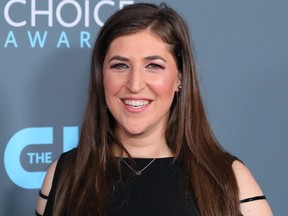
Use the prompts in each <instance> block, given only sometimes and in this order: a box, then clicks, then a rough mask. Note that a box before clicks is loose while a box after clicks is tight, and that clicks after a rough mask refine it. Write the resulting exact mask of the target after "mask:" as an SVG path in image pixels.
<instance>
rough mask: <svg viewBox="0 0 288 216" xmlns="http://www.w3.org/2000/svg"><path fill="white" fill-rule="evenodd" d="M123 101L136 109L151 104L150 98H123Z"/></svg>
mask: <svg viewBox="0 0 288 216" xmlns="http://www.w3.org/2000/svg"><path fill="white" fill-rule="evenodd" d="M123 102H124V104H126V105H127V106H130V107H132V108H134V109H140V108H142V107H144V106H146V105H148V104H149V101H148V100H123Z"/></svg>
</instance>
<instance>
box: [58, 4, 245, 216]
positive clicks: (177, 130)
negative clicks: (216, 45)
mask: <svg viewBox="0 0 288 216" xmlns="http://www.w3.org/2000/svg"><path fill="white" fill-rule="evenodd" d="M142 30H147V31H150V32H151V33H153V34H154V35H155V36H157V37H159V38H160V39H161V40H162V41H163V42H165V43H167V44H168V45H169V47H170V51H171V54H172V55H173V56H174V58H175V60H176V63H177V67H178V70H179V71H180V73H181V75H182V89H181V91H180V92H179V93H177V95H175V98H174V100H173V104H172V106H171V109H170V116H169V120H168V123H167V128H166V134H165V135H166V142H167V144H168V146H169V148H170V149H171V151H172V152H173V154H174V155H175V160H177V161H178V162H179V163H180V164H181V165H182V167H183V170H184V174H185V175H184V176H185V179H184V182H183V185H182V189H183V190H182V191H183V195H184V196H189V194H190V193H191V192H194V194H195V197H196V200H197V205H198V208H199V215H202V216H213V215H215V216H223V215H233V216H236V215H241V214H240V210H239V199H238V187H237V183H236V179H235V175H234V172H233V170H232V167H231V160H229V156H228V154H227V153H226V152H225V151H224V150H223V149H222V148H221V147H220V145H219V144H218V142H217V140H216V139H215V137H214V135H213V133H212V131H211V128H210V126H209V123H208V121H207V118H206V115H205V111H204V107H203V103H202V100H201V95H200V89H199V84H198V81H197V76H196V67H195V62H194V57H193V54H192V50H191V42H190V39H189V31H188V28H187V25H186V24H185V22H184V21H183V19H182V17H181V16H179V14H178V13H177V12H175V11H174V10H173V9H172V8H170V7H168V6H166V5H165V4H160V5H159V6H157V5H154V4H145V3H138V4H133V5H129V6H126V7H124V8H123V9H122V10H120V11H117V12H116V13H115V14H114V15H112V16H111V17H110V18H109V19H108V20H107V22H106V23H105V25H104V26H103V28H102V29H101V30H100V32H99V35H98V37H97V40H96V42H95V45H94V49H93V54H92V62H91V72H90V73H91V75H90V86H89V95H88V102H87V108H86V112H85V115H84V121H83V125H82V130H81V135H80V142H79V146H78V147H77V149H76V150H75V151H73V153H71V154H69V157H68V158H67V160H66V161H65V163H64V164H63V167H62V174H61V176H60V180H59V184H58V187H57V191H56V201H55V204H54V212H53V215H55V216H60V215H63V214H65V215H70V216H73V215H98V216H104V215H106V213H107V206H108V202H109V198H110V195H111V193H112V192H113V187H114V186H115V184H116V183H117V182H118V181H119V179H120V175H121V174H120V168H119V160H118V159H117V158H116V157H115V156H114V155H113V151H112V143H116V144H118V145H119V147H120V148H122V150H124V151H125V149H124V147H123V146H122V145H121V143H120V142H119V141H118V139H117V137H116V136H115V134H114V125H115V120H114V118H113V117H112V115H111V113H109V111H107V110H106V103H105V98H104V88H103V62H104V58H105V55H106V53H107V50H108V48H109V45H110V44H111V42H112V41H113V40H114V39H115V38H117V37H120V36H123V35H128V34H133V33H136V32H139V31H142Z"/></svg>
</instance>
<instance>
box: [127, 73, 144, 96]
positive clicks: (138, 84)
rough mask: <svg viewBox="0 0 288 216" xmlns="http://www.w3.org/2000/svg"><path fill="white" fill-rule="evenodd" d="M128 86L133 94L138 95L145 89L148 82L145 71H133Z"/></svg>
mask: <svg viewBox="0 0 288 216" xmlns="http://www.w3.org/2000/svg"><path fill="white" fill-rule="evenodd" d="M126 86H127V89H129V91H130V92H131V93H138V92H141V91H142V90H143V89H145V87H146V82H145V74H144V71H143V70H141V69H133V70H131V72H130V74H129V78H128V82H127V85H126Z"/></svg>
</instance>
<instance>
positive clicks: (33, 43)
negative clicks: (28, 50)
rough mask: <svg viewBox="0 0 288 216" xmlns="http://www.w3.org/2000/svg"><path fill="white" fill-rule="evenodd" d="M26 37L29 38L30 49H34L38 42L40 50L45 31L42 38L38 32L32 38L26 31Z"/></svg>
mask: <svg viewBox="0 0 288 216" xmlns="http://www.w3.org/2000/svg"><path fill="white" fill-rule="evenodd" d="M28 37H29V41H30V45H31V47H32V48H35V46H36V43H37V42H38V44H39V46H40V47H41V48H43V47H44V44H45V41H46V37H47V31H45V32H44V35H43V36H42V37H41V35H40V33H39V31H36V32H35V35H34V36H33V37H32V34H31V32H30V31H28Z"/></svg>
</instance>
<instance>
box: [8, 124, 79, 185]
mask: <svg viewBox="0 0 288 216" xmlns="http://www.w3.org/2000/svg"><path fill="white" fill-rule="evenodd" d="M77 143H78V127H63V152H65V151H68V150H70V149H72V148H73V147H75V146H76V145H77ZM51 144H53V127H33V128H25V129H22V130H20V131H18V132H17V133H15V134H14V135H13V136H12V137H11V139H10V140H9V142H8V144H7V146H6V149H5V152H4V165H5V169H6V172H7V174H8V176H9V178H10V179H11V180H12V181H13V182H14V183H15V184H16V185H18V186H20V187H22V188H26V189H36V188H40V187H41V185H42V181H43V178H44V176H45V172H44V171H43V172H31V171H27V170H25V169H24V168H23V166H22V165H21V161H20V155H21V152H22V151H23V149H24V148H25V147H27V146H30V145H51ZM51 154H52V153H51V152H45V153H43V152H42V153H41V154H38V153H28V154H27V156H28V157H29V158H30V163H31V162H32V161H35V162H36V163H39V161H40V162H41V163H51Z"/></svg>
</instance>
